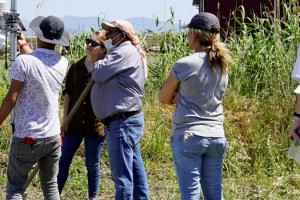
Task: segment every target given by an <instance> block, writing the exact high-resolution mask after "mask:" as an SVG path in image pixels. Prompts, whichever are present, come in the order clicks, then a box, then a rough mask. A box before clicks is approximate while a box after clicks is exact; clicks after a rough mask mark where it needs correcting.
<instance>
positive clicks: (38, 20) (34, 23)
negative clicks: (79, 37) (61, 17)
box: [29, 16, 70, 47]
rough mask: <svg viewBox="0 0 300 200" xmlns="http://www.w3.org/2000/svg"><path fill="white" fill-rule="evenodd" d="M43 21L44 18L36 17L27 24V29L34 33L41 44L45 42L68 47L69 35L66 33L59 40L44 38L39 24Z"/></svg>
mask: <svg viewBox="0 0 300 200" xmlns="http://www.w3.org/2000/svg"><path fill="white" fill-rule="evenodd" d="M43 19H45V17H43V16H39V17H36V18H35V19H33V20H32V21H31V22H30V24H29V27H30V28H31V29H32V30H33V31H34V32H35V34H36V36H37V37H38V38H39V39H40V40H41V41H43V42H47V43H50V44H58V45H62V46H65V47H67V46H70V41H69V33H68V32H67V31H64V32H63V34H62V36H61V38H60V39H53V40H49V39H47V38H45V37H44V35H43V32H42V30H41V29H40V23H41V21H42V20H43Z"/></svg>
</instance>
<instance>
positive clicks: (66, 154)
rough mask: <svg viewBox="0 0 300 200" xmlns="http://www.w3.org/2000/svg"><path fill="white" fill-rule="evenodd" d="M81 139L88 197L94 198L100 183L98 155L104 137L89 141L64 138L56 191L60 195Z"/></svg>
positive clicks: (73, 137) (69, 137)
mask: <svg viewBox="0 0 300 200" xmlns="http://www.w3.org/2000/svg"><path fill="white" fill-rule="evenodd" d="M83 139H84V145H85V165H86V168H87V173H88V187H89V190H88V191H89V197H96V196H97V192H98V188H99V183H100V154H101V149H102V145H103V143H104V140H105V136H104V137H101V138H99V139H89V138H83V137H79V136H78V137H77V136H66V137H65V138H64V140H63V146H62V155H61V158H60V160H59V173H58V176H57V182H58V189H59V193H61V192H62V190H63V188H64V185H65V183H66V181H67V178H68V174H69V168H70V164H71V162H72V159H73V156H74V154H75V153H76V151H77V149H78V148H79V145H80V144H81V142H82V140H83Z"/></svg>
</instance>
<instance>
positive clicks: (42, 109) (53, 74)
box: [0, 16, 69, 200]
mask: <svg viewBox="0 0 300 200" xmlns="http://www.w3.org/2000/svg"><path fill="white" fill-rule="evenodd" d="M29 26H30V28H32V30H33V31H34V32H35V34H36V36H37V43H38V48H37V49H35V50H34V51H32V50H31V48H30V47H29V45H28V43H27V42H26V40H25V38H24V36H23V35H22V34H20V33H18V38H17V39H18V44H19V47H20V49H21V50H22V51H23V52H24V53H26V54H22V55H20V56H18V57H17V59H16V61H15V62H14V63H13V64H12V66H11V69H10V71H9V74H8V75H9V77H10V78H11V84H10V88H9V91H8V93H7V95H6V97H5V98H4V100H3V102H2V105H1V107H0V125H1V124H2V123H3V121H4V120H5V119H6V118H7V116H8V115H9V113H10V112H11V111H12V109H13V108H14V112H13V118H12V132H13V133H12V134H13V138H12V142H11V146H10V153H9V161H8V166H7V190H6V192H7V195H6V199H22V196H23V193H24V190H25V189H24V186H25V184H26V181H27V177H28V174H29V172H30V170H31V169H32V168H33V166H34V165H35V164H37V163H38V165H39V170H40V173H39V174H40V182H41V188H42V190H43V194H44V198H45V199H52V200H59V199H60V197H59V192H58V186H57V174H58V162H59V157H60V155H61V147H60V123H59V113H58V111H59V92H60V89H61V85H62V82H63V80H64V77H65V74H66V71H67V68H68V61H67V59H66V58H65V57H63V56H60V55H58V54H57V53H56V52H55V50H54V49H55V46H56V45H63V46H68V45H69V34H68V33H67V32H66V31H65V30H64V23H63V22H62V20H60V19H59V18H57V17H55V16H48V17H42V16H39V17H37V18H35V19H33V20H32V21H31V23H30V25H29Z"/></svg>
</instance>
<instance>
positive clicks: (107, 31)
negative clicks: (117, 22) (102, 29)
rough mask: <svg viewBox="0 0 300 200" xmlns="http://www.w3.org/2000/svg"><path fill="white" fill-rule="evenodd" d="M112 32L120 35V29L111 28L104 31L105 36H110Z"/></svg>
mask: <svg viewBox="0 0 300 200" xmlns="http://www.w3.org/2000/svg"><path fill="white" fill-rule="evenodd" d="M113 32H119V33H121V32H122V31H121V30H120V29H117V28H111V29H108V30H106V34H111V33H113Z"/></svg>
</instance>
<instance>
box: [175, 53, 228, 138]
mask: <svg viewBox="0 0 300 200" xmlns="http://www.w3.org/2000/svg"><path fill="white" fill-rule="evenodd" d="M172 73H173V74H174V76H175V77H176V78H177V79H178V80H179V82H180V83H179V88H178V91H177V101H176V107H175V111H174V115H173V126H172V129H173V133H174V132H175V133H176V131H175V130H176V129H184V130H188V131H190V132H193V133H194V134H195V135H199V136H204V137H224V136H225V133H224V128H223V120H224V116H223V107H222V104H221V103H222V98H223V95H224V92H225V90H226V88H227V84H228V73H227V72H226V74H222V73H221V70H220V68H218V69H217V70H216V71H215V72H213V71H212V69H211V68H210V67H209V65H208V54H207V53H203V52H201V53H199V52H197V53H194V54H192V55H190V56H187V57H184V58H182V59H180V60H178V61H177V62H176V63H175V64H174V66H173V68H172Z"/></svg>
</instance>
